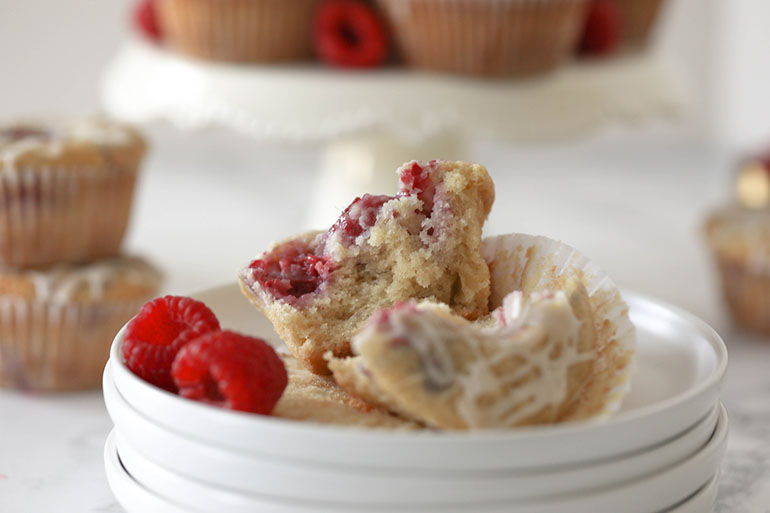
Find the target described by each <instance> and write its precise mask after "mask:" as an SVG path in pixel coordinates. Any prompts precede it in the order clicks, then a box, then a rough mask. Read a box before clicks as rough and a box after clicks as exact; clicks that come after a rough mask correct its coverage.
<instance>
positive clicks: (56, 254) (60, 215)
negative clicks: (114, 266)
mask: <svg viewBox="0 0 770 513" xmlns="http://www.w3.org/2000/svg"><path fill="white" fill-rule="evenodd" d="M144 153H145V143H144V140H143V139H142V137H141V136H140V135H139V134H138V133H137V132H136V131H135V130H133V129H132V128H130V127H127V126H125V125H121V124H118V123H113V122H110V121H106V120H102V119H84V120H78V121H74V122H69V123H60V124H56V125H53V124H50V125H44V124H33V123H25V124H15V125H11V126H6V127H0V266H5V267H10V266H12V267H31V266H45V265H50V264H55V263H72V262H87V261H90V260H94V259H98V258H104V257H112V256H115V255H117V254H118V253H119V252H120V245H121V242H122V241H123V236H124V233H125V230H126V226H127V224H128V218H129V212H130V209H131V202H132V198H133V193H134V184H135V180H136V175H137V171H138V168H139V164H140V161H141V159H142V157H143V155H144Z"/></svg>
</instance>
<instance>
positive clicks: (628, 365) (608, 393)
mask: <svg viewBox="0 0 770 513" xmlns="http://www.w3.org/2000/svg"><path fill="white" fill-rule="evenodd" d="M482 251H483V253H484V258H485V260H486V261H487V263H488V264H489V269H490V275H491V281H492V287H491V295H490V310H492V309H494V308H497V307H499V306H501V305H502V302H503V298H504V297H505V296H507V295H508V294H509V293H511V292H513V291H516V290H520V291H522V292H523V293H524V294H525V295H528V294H530V293H532V292H537V291H544V290H561V289H562V288H563V284H564V283H565V280H568V279H577V280H578V281H580V282H581V283H582V284H583V285H584V286H585V288H586V291H587V292H588V296H589V303H590V305H591V310H592V314H593V317H594V324H595V329H596V333H597V338H598V341H597V357H596V359H595V361H594V366H593V378H592V379H591V380H590V381H589V382H588V383H587V385H586V387H585V388H584V391H583V393H582V397H581V399H580V400H579V401H578V403H577V404H576V406H575V408H574V409H573V410H572V411H571V412H570V413H569V414H568V415H567V416H566V417H565V418H563V419H562V420H563V421H569V420H582V419H588V418H603V417H606V416H609V415H610V414H612V413H614V412H615V411H617V410H618V409H619V408H620V405H621V401H622V399H623V397H624V396H625V394H626V393H627V392H628V390H629V388H630V384H629V381H630V377H631V371H632V367H633V359H634V353H635V346H636V335H635V329H634V326H633V324H632V323H631V320H630V319H629V316H628V306H627V305H626V303H625V302H624V301H623V298H622V297H621V294H620V291H619V290H618V288H617V287H616V286H615V284H614V283H613V282H612V280H611V279H610V278H609V277H608V276H607V274H606V273H605V272H604V271H602V270H601V269H600V268H599V267H598V266H597V265H596V264H595V263H594V262H592V261H590V260H589V259H588V258H587V257H585V256H583V255H582V254H580V253H579V252H578V251H577V250H576V249H574V248H572V247H570V246H568V245H567V244H564V243H562V242H558V241H555V240H552V239H549V238H547V237H542V236H534V235H525V234H509V235H500V236H497V237H491V238H487V239H485V240H484V242H483V248H482Z"/></svg>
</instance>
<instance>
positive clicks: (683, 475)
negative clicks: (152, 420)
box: [108, 407, 728, 513]
mask: <svg viewBox="0 0 770 513" xmlns="http://www.w3.org/2000/svg"><path fill="white" fill-rule="evenodd" d="M727 430H728V429H727V415H726V412H725V410H724V408H722V407H720V416H719V420H718V423H717V428H716V430H715V432H714V434H713V436H712V438H711V439H710V441H709V443H708V444H707V445H706V446H704V447H703V448H702V449H701V450H700V451H698V452H697V453H696V454H694V455H693V456H692V457H691V458H688V459H687V460H685V461H683V462H681V463H679V464H677V465H674V466H672V467H670V468H668V469H665V470H662V471H660V472H658V473H656V474H655V475H652V476H648V477H645V478H643V479H639V480H635V481H631V482H629V483H624V484H623V485H619V486H614V487H607V488H604V489H601V490H599V491H596V492H593V493H582V494H567V495H561V496H558V497H555V498H548V499H541V500H533V501H521V502H520V501H498V502H485V503H482V502H477V503H466V504H457V503H446V504H443V505H427V506H426V505H417V504H401V505H393V504H390V505H372V504H355V505H354V504H342V503H333V502H327V501H324V502H320V501H301V500H288V499H279V498H271V497H266V496H260V495H255V494H242V493H237V492H234V491H232V490H228V489H225V488H222V487H214V486H211V485H207V484H204V483H201V482H198V481H195V480H192V479H189V478H186V477H183V476H181V475H179V474H176V473H174V472H171V471H168V470H166V469H164V468H162V467H160V466H158V465H156V464H154V463H152V462H150V461H149V460H147V459H145V458H143V457H142V456H141V455H139V453H138V452H136V451H135V450H133V448H132V447H131V446H130V444H129V443H128V442H126V441H125V439H123V438H121V437H118V441H120V442H121V445H119V446H118V454H120V457H121V458H125V459H124V460H123V462H124V464H125V468H126V470H127V471H128V472H129V473H130V474H131V476H132V477H133V479H134V480H135V481H136V483H137V484H139V485H141V488H142V493H140V495H141V496H142V497H144V496H145V495H146V493H145V492H150V494H152V495H155V496H157V497H163V498H164V499H165V500H166V501H169V502H170V503H172V504H180V505H183V506H187V507H189V508H190V509H193V510H196V511H200V512H204V513H208V512H211V513H219V512H222V511H228V512H232V513H246V512H249V511H266V512H270V511H275V512H287V511H293V512H304V513H309V512H311V511H312V512H331V511H335V512H341V513H344V512H351V513H352V512H386V511H403V510H405V509H408V510H409V511H415V512H421V513H428V512H431V513H438V512H452V511H457V512H459V511H474V512H479V513H482V512H490V513H492V512H503V511H505V512H508V513H525V512H526V513H562V512H564V511H570V512H571V513H602V512H607V513H617V512H619V511H623V512H624V513H653V512H659V511H665V510H666V509H671V508H674V509H673V511H675V512H677V513H683V512H687V513H689V512H690V511H698V509H694V508H697V507H700V506H702V505H705V504H707V503H708V500H709V499H710V498H711V499H713V497H711V495H710V494H711V491H710V490H711V488H709V484H710V482H711V481H713V476H714V474H715V473H716V472H717V469H718V468H719V464H720V462H721V458H722V455H723V453H724V449H725V447H726V444H727ZM112 443H113V440H112V438H111V439H110V440H108V446H109V445H111V444H112ZM263 477H264V476H261V475H256V476H252V478H253V479H261V478H263ZM111 485H112V481H111ZM704 485H705V487H706V488H705V492H704V493H701V492H703V490H704ZM297 486H298V487H299V485H297ZM338 487H339V488H344V487H345V483H338ZM699 490H700V491H701V492H699ZM116 496H118V498H119V500H120V495H119V492H116ZM683 501H684V502H683ZM693 501H695V502H693ZM688 502H689V503H690V504H689V505H688ZM121 503H122V504H123V502H122V501H121ZM123 505H124V507H127V506H126V504H123ZM127 509H129V511H130V512H131V513H133V511H139V510H132V509H130V508H128V507H127Z"/></svg>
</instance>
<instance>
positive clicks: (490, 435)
mask: <svg viewBox="0 0 770 513" xmlns="http://www.w3.org/2000/svg"><path fill="white" fill-rule="evenodd" d="M227 289H233V290H239V289H238V285H237V283H236V282H228V283H226V284H221V285H217V286H213V287H207V288H205V289H201V290H199V291H197V292H194V293H192V294H191V296H193V297H196V298H198V297H200V296H206V295H210V294H214V293H217V292H220V293H221V292H222V291H226V290H227ZM622 296H623V299H624V300H625V302H626V303H627V304H628V305H629V310H631V306H632V305H633V304H638V305H646V306H647V307H648V308H649V307H650V306H652V307H653V308H654V309H656V310H661V311H667V313H668V314H669V315H670V314H672V313H673V314H675V316H676V317H678V318H680V319H681V320H684V321H685V322H687V323H689V324H691V325H693V326H694V327H695V328H696V329H697V331H698V332H699V333H700V334H701V336H702V337H703V338H704V339H705V340H706V341H708V342H709V346H710V347H711V349H712V350H713V351H714V355H715V357H716V368H715V369H714V371H713V372H712V373H711V374H710V375H709V376H708V377H706V378H705V379H704V380H702V381H700V382H698V383H697V384H696V385H695V386H693V387H691V388H688V389H687V390H685V391H683V392H680V393H679V394H677V395H675V396H673V397H669V398H666V399H664V400H662V401H659V402H656V403H654V404H649V405H645V406H642V407H640V408H636V409H634V410H632V411H626V412H619V413H616V414H614V415H612V416H610V417H609V418H607V419H604V420H598V421H597V420H596V419H593V420H587V421H576V422H569V423H562V424H547V425H538V426H525V427H517V428H515V429H484V430H473V431H468V432H462V431H433V430H420V431H416V432H407V431H405V430H386V429H372V428H362V427H358V426H337V425H326V424H319V423H311V422H301V421H296V420H291V419H282V418H276V417H272V416H269V415H268V416H263V415H254V414H250V413H244V412H238V411H230V410H223V409H221V408H217V407H214V406H210V405H207V404H204V403H198V402H195V401H188V400H184V399H182V398H180V397H178V396H177V395H175V394H172V393H170V392H167V391H165V390H162V389H160V388H157V387H155V386H153V385H151V384H149V383H146V382H144V381H143V380H141V379H140V378H138V377H137V376H135V375H134V374H133V373H132V372H131V371H130V370H128V368H127V367H126V366H125V362H124V361H123V357H122V354H121V353H120V351H119V350H118V348H119V347H120V344H121V342H122V339H123V335H124V333H125V328H126V326H125V325H124V326H123V327H122V328H121V329H120V331H119V332H118V333H117V335H116V336H115V338H114V340H113V342H112V345H111V347H110V361H113V362H115V364H116V365H115V367H116V368H117V369H118V372H120V373H127V374H128V375H130V379H132V380H133V381H134V382H135V383H136V384H137V385H138V386H141V387H147V388H149V389H152V391H153V392H155V393H158V394H161V395H162V396H164V397H167V398H168V399H169V400H176V401H180V402H182V403H183V404H185V407H190V408H192V409H198V410H199V411H200V412H209V413H211V414H212V415H216V416H223V418H229V419H232V421H233V422H247V423H248V422H252V423H254V422H256V423H259V424H263V425H266V426H271V427H273V426H274V427H280V428H281V429H289V430H298V431H306V430H311V431H312V432H314V433H316V434H318V433H322V432H329V433H342V432H344V433H345V435H346V436H356V437H358V436H360V437H363V438H367V437H378V438H379V437H383V436H386V437H389V438H392V439H394V440H397V439H408V440H415V439H420V440H421V441H423V442H424V441H427V443H445V442H448V443H454V442H457V441H462V442H465V443H468V442H473V441H474V440H478V441H482V442H485V443H486V442H494V441H504V440H509V439H511V438H525V437H526V438H528V439H529V438H544V437H553V436H559V435H565V434H575V435H579V434H580V433H581V432H584V431H589V430H596V429H615V428H616V426H623V425H630V424H633V423H635V422H638V421H639V420H640V419H642V418H645V417H648V416H651V415H656V414H662V413H663V412H665V411H670V410H671V409H673V408H675V407H676V406H677V405H681V404H685V403H688V402H690V401H691V400H692V399H693V398H695V397H697V396H699V395H701V394H704V393H706V392H707V391H708V390H710V389H712V388H718V387H719V386H720V385H721V382H722V380H723V379H724V376H725V373H726V370H727V363H728V354H727V348H726V346H725V344H724V341H723V340H722V338H721V337H720V336H719V334H718V333H717V332H716V331H715V330H714V329H713V328H712V327H711V326H710V325H709V324H708V323H706V322H705V321H703V320H702V319H700V318H699V317H697V316H696V315H694V314H692V313H691V312H689V311H687V310H685V309H683V308H680V307H678V306H676V305H673V304H670V303H667V302H665V301H661V300H658V299H656V298H653V297H651V296H647V295H644V294H639V293H636V292H632V291H629V290H623V291H622ZM244 301H247V300H246V299H245V298H244ZM255 312H256V310H255ZM129 322H130V321H129ZM126 324H128V323H126ZM202 414H203V413H202Z"/></svg>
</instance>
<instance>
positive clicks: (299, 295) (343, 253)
mask: <svg viewBox="0 0 770 513" xmlns="http://www.w3.org/2000/svg"><path fill="white" fill-rule="evenodd" d="M398 175H399V185H400V190H399V192H398V193H397V194H396V195H395V196H373V195H368V194H367V195H364V196H363V197H361V198H356V199H355V200H354V201H353V202H352V203H351V204H350V205H349V206H348V207H347V208H346V209H345V210H344V211H343V212H342V214H341V215H340V217H339V219H338V220H337V221H336V222H335V223H334V225H333V226H332V227H331V228H330V229H329V230H328V231H326V232H320V233H309V234H305V235H301V236H298V237H295V238H292V239H289V240H287V241H284V242H281V243H278V244H276V245H275V246H274V247H273V248H271V249H270V250H268V251H267V252H266V253H264V254H263V255H262V256H261V257H260V258H258V259H257V260H254V261H253V262H251V264H250V265H249V266H247V267H246V268H244V269H242V270H241V272H240V274H239V277H240V284H241V288H242V290H243V292H244V294H245V295H246V296H247V297H248V298H249V299H250V300H251V301H252V302H253V303H254V304H255V305H256V306H257V307H258V308H260V309H261V310H263V311H264V312H265V314H266V315H267V317H268V318H269V319H270V320H271V322H272V323H273V326H274V327H275V329H276V331H277V332H278V334H279V335H280V336H281V337H282V338H283V340H284V341H285V342H286V344H287V346H288V347H289V348H290V349H291V351H292V352H293V353H294V354H295V355H296V357H297V358H298V359H299V360H300V361H301V362H303V363H304V364H305V365H307V366H309V367H310V368H311V369H312V370H313V371H314V372H317V373H326V372H328V369H327V364H326V362H325V360H324V359H323V354H324V353H326V352H327V351H330V352H331V353H332V354H334V355H336V356H346V355H349V354H350V340H351V339H352V337H353V335H354V334H355V333H356V332H358V331H359V330H360V328H361V327H362V326H363V324H364V322H365V321H366V319H367V318H368V317H369V316H370V315H371V314H372V312H374V311H375V310H377V309H380V308H384V307H388V306H390V305H392V304H394V303H396V302H398V301H405V300H407V299H411V298H417V299H431V300H433V301H436V302H441V303H445V304H447V305H448V306H449V307H450V308H451V309H452V310H453V311H454V312H455V313H457V314H459V315H461V316H463V317H465V318H468V319H476V318H479V317H482V316H484V315H486V314H487V311H488V306H487V302H488V298H489V287H490V281H489V269H488V268H487V265H486V263H485V261H484V259H483V257H482V255H481V249H480V248H481V232H482V227H483V224H484V221H485V220H486V218H487V216H488V214H489V211H490V209H491V207H492V202H493V201H494V186H493V184H492V180H491V179H490V177H489V175H488V173H487V171H486V169H485V168H484V167H483V166H480V165H478V164H472V163H468V162H450V161H431V162H427V163H419V162H409V163H407V164H405V165H404V166H402V167H401V168H400V169H399V170H398Z"/></svg>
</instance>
